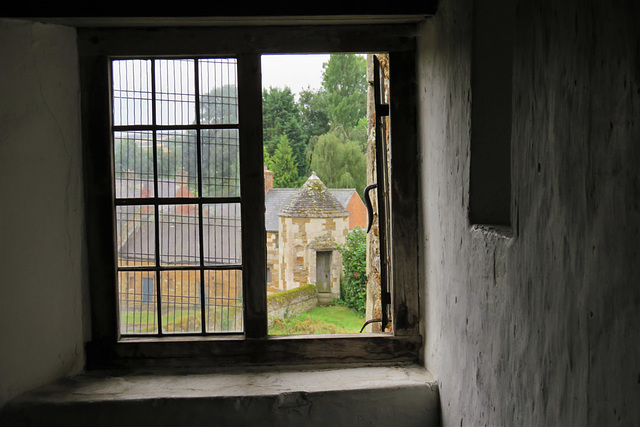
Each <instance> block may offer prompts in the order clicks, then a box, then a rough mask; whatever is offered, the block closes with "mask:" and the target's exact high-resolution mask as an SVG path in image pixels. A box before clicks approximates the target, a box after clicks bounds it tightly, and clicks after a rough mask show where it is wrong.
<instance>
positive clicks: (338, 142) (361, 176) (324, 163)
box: [311, 132, 367, 197]
mask: <svg viewBox="0 0 640 427" xmlns="http://www.w3.org/2000/svg"><path fill="white" fill-rule="evenodd" d="M366 168H367V164H366V156H365V154H364V153H363V152H362V150H361V149H360V147H359V145H358V143H357V142H356V141H351V140H348V139H346V138H345V136H344V133H342V132H330V133H327V134H325V135H322V136H320V137H319V138H318V141H317V143H316V144H315V147H314V150H313V155H312V157H311V169H312V170H313V171H314V172H315V173H316V175H318V177H319V178H320V179H321V180H322V181H323V182H324V184H325V185H326V186H327V187H329V188H355V189H356V191H358V194H360V197H362V196H363V194H362V193H363V191H364V187H365V185H366Z"/></svg>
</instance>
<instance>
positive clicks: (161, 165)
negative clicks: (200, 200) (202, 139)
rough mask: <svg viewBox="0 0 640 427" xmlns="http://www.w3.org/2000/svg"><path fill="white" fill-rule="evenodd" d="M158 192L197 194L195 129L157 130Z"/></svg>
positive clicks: (183, 194) (174, 195)
mask: <svg viewBox="0 0 640 427" xmlns="http://www.w3.org/2000/svg"><path fill="white" fill-rule="evenodd" d="M157 144H158V149H157V159H158V176H159V178H158V192H159V194H158V196H159V197H196V196H197V195H198V145H197V144H198V142H197V140H196V135H195V132H193V131H166V132H159V133H158V142H157Z"/></svg>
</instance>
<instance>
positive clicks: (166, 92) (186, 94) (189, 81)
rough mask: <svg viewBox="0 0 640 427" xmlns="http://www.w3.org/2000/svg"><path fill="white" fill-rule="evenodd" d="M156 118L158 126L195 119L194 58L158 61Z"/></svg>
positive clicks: (189, 121)
mask: <svg viewBox="0 0 640 427" xmlns="http://www.w3.org/2000/svg"><path fill="white" fill-rule="evenodd" d="M155 64H156V71H155V75H156V98H157V99H156V108H157V114H156V121H157V123H158V124H159V125H187V124H193V123H194V122H195V118H196V117H195V106H196V103H195V84H194V77H195V73H194V60H192V59H168V60H167V59H162V60H156V62H155Z"/></svg>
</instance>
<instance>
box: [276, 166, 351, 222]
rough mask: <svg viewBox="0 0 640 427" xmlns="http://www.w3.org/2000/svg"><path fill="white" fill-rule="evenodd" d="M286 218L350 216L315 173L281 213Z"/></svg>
mask: <svg viewBox="0 0 640 427" xmlns="http://www.w3.org/2000/svg"><path fill="white" fill-rule="evenodd" d="M280 215H281V216H285V217H304V218H307V217H311V218H331V217H345V216H349V212H347V210H346V209H345V207H344V206H343V205H342V204H341V203H340V201H339V200H338V199H337V198H336V197H335V196H334V195H333V194H332V193H331V192H330V191H329V190H328V189H327V187H326V186H325V185H324V183H323V182H322V181H321V180H320V178H318V176H317V175H316V174H315V172H313V173H312V174H311V176H310V177H309V179H307V182H305V183H304V185H303V186H302V187H301V188H300V190H298V192H297V193H296V195H295V196H294V197H293V198H292V199H291V201H290V202H289V204H287V205H286V206H285V207H284V208H283V209H282V212H280Z"/></svg>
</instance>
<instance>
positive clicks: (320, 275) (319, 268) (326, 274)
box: [316, 251, 331, 293]
mask: <svg viewBox="0 0 640 427" xmlns="http://www.w3.org/2000/svg"><path fill="white" fill-rule="evenodd" d="M316 287H317V288H318V292H325V293H328V292H331V252H330V251H322V252H316Z"/></svg>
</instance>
